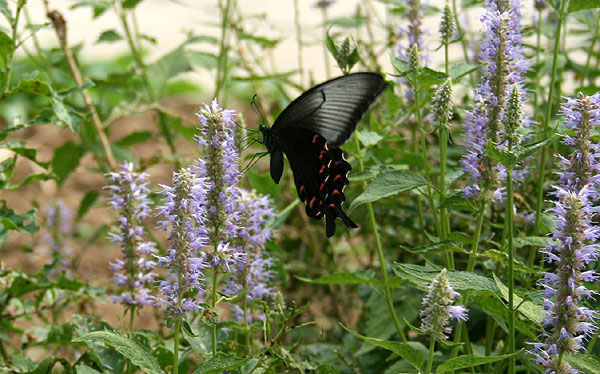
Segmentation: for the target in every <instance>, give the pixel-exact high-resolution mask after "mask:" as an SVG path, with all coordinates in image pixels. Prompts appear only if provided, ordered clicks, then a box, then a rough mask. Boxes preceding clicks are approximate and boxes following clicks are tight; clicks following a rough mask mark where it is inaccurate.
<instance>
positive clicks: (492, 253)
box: [479, 249, 538, 274]
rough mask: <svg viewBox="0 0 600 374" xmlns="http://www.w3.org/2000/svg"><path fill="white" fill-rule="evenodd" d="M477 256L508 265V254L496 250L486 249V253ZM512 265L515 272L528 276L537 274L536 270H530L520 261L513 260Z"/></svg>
mask: <svg viewBox="0 0 600 374" xmlns="http://www.w3.org/2000/svg"><path fill="white" fill-rule="evenodd" d="M479 256H480V257H488V258H491V259H494V260H496V261H498V262H500V263H502V264H505V265H507V264H508V253H506V252H501V251H499V250H497V249H488V250H487V251H484V252H482V253H480V254H479ZM513 265H514V267H515V270H517V271H521V272H524V273H529V274H537V273H538V272H537V271H536V270H534V269H531V268H530V267H529V266H527V265H525V264H524V263H522V262H521V261H519V260H517V259H513Z"/></svg>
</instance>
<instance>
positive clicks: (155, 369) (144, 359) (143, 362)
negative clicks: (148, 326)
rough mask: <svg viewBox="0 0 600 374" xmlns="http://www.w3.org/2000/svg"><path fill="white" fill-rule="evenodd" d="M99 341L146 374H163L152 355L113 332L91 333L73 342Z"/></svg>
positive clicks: (138, 344) (135, 343) (133, 342)
mask: <svg viewBox="0 0 600 374" xmlns="http://www.w3.org/2000/svg"><path fill="white" fill-rule="evenodd" d="M87 341H100V342H103V343H104V344H106V345H109V346H111V347H113V348H114V349H115V350H116V351H117V352H119V353H120V354H122V355H123V356H125V357H127V359H129V361H131V363H132V364H134V365H137V366H138V367H139V368H140V369H142V370H143V371H145V372H146V373H148V374H163V371H162V370H161V368H160V365H159V364H158V362H157V361H156V359H155V358H154V356H152V353H150V351H148V350H147V349H146V347H144V346H143V345H141V344H140V343H139V342H137V341H136V340H134V339H130V338H128V337H125V336H123V335H121V334H119V333H117V332H115V331H109V330H103V331H93V332H90V333H87V334H85V335H84V336H82V337H80V338H78V339H75V340H74V342H87Z"/></svg>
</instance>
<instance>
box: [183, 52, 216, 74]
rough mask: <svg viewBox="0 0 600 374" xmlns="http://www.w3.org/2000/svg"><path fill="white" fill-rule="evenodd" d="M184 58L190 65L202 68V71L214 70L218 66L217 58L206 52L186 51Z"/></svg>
mask: <svg viewBox="0 0 600 374" xmlns="http://www.w3.org/2000/svg"><path fill="white" fill-rule="evenodd" d="M186 56H187V58H188V61H189V62H190V64H192V65H194V66H197V67H200V68H204V69H209V70H210V69H215V68H216V67H217V66H218V65H219V58H218V57H217V56H216V55H215V54H213V53H208V52H199V51H187V52H186Z"/></svg>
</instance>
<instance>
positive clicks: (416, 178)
mask: <svg viewBox="0 0 600 374" xmlns="http://www.w3.org/2000/svg"><path fill="white" fill-rule="evenodd" d="M426 184H427V181H426V180H425V178H423V177H422V176H421V175H419V174H415V173H412V172H409V171H391V172H387V173H384V174H382V175H379V176H377V177H376V178H374V179H373V180H372V181H371V183H369V184H368V185H367V187H366V188H365V191H364V192H363V193H362V194H360V195H359V196H358V197H357V198H356V199H354V201H352V204H350V208H349V209H348V211H349V212H352V211H353V210H354V209H356V208H357V207H359V206H361V205H363V204H366V203H370V202H373V201H377V200H379V199H382V198H384V197H389V196H394V195H397V194H399V193H402V192H407V191H410V190H412V189H415V188H417V187H421V186H424V185H426Z"/></svg>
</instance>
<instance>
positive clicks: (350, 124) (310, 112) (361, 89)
mask: <svg viewBox="0 0 600 374" xmlns="http://www.w3.org/2000/svg"><path fill="white" fill-rule="evenodd" d="M385 86H386V83H385V81H384V80H383V78H382V77H381V75H379V74H375V73H354V74H349V75H344V76H341V77H339V78H335V79H332V80H329V81H327V82H324V83H321V84H319V85H317V86H315V87H313V88H311V89H310V90H308V91H306V92H305V93H303V94H302V95H301V96H300V97H298V98H297V99H296V100H294V101H292V103H290V105H288V106H287V107H286V108H285V109H284V110H283V112H281V114H280V115H279V117H277V119H276V120H275V123H274V124H273V127H272V128H271V129H272V131H273V132H274V133H276V132H279V131H281V130H282V129H284V128H291V127H293V128H302V129H306V130H309V131H311V132H313V133H315V134H319V135H321V136H322V137H324V138H325V139H327V144H329V146H331V147H336V146H339V145H341V144H343V143H344V142H345V141H346V139H348V137H350V135H351V134H352V132H353V131H354V129H355V128H356V124H357V123H358V121H359V120H360V119H361V117H362V116H363V114H364V113H365V112H366V111H367V109H368V108H369V105H371V103H372V102H373V100H375V98H376V97H377V96H378V95H379V94H380V93H381V92H382V91H383V90H384V88H385Z"/></svg>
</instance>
